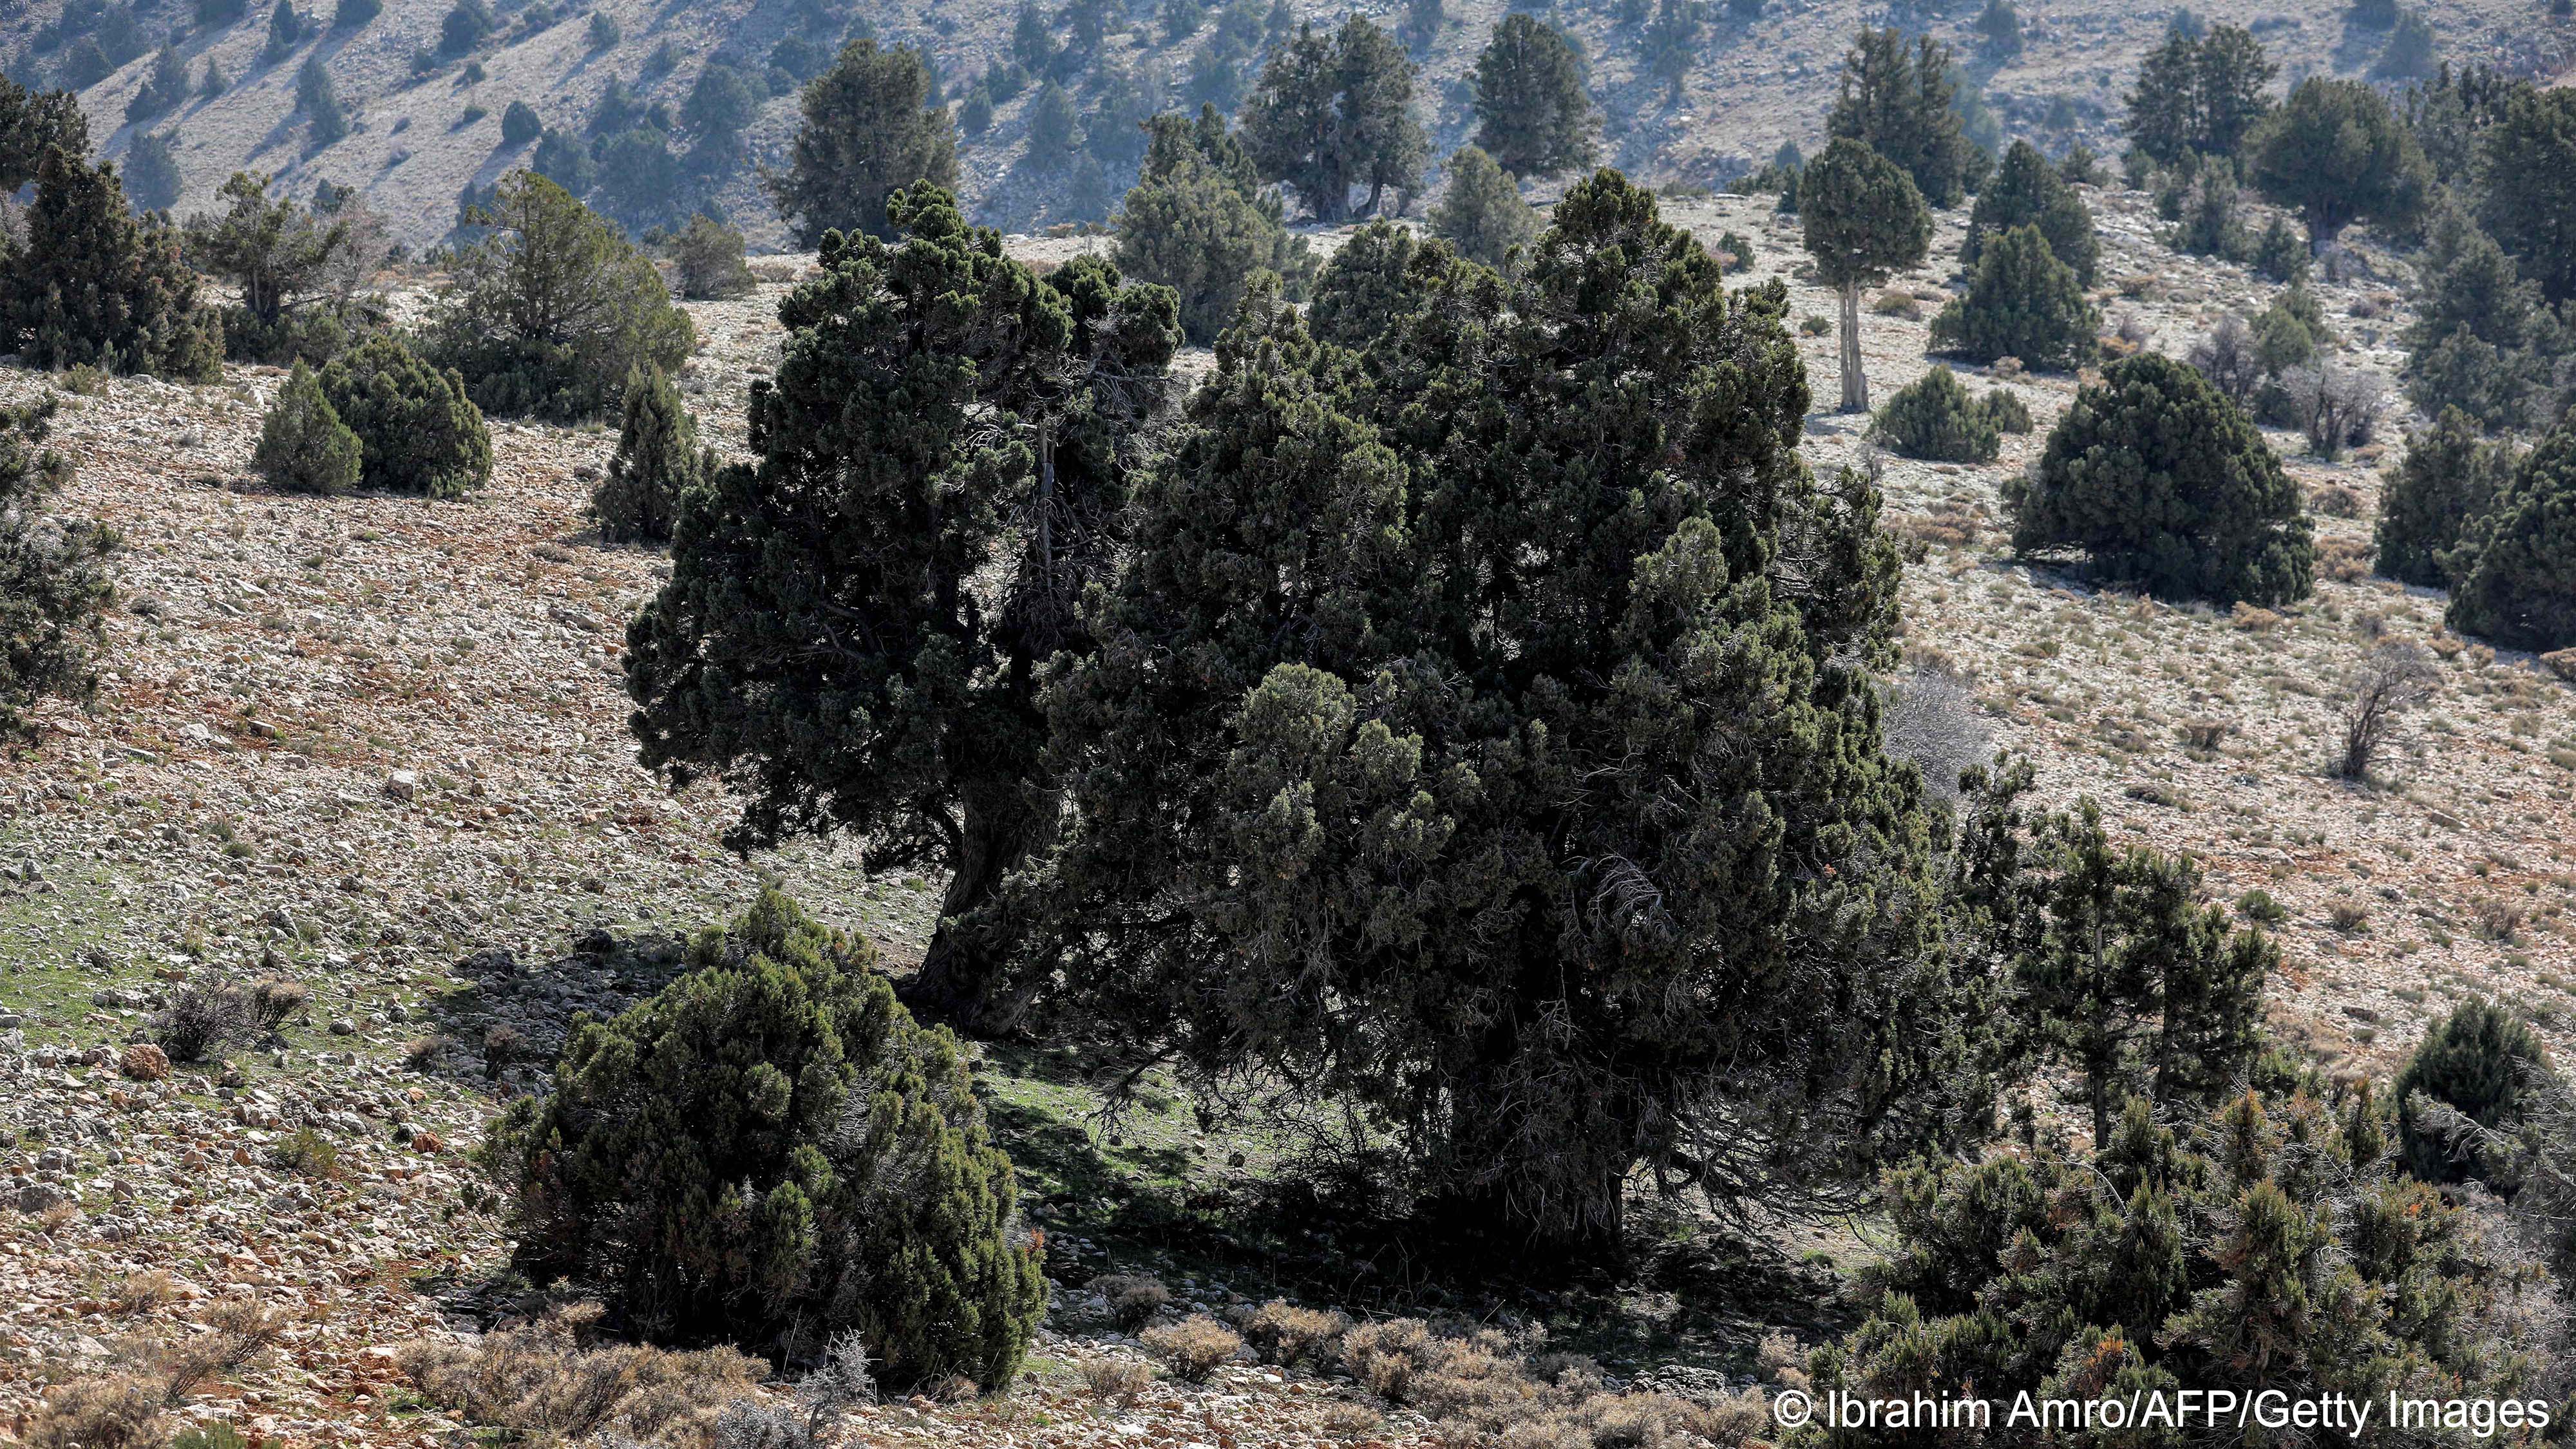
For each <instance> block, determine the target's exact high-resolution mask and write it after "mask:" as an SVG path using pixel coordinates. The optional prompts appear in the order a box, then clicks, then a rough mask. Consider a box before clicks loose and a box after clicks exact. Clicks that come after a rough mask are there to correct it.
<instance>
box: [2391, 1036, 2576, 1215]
mask: <svg viewBox="0 0 2576 1449" xmlns="http://www.w3.org/2000/svg"><path fill="white" fill-rule="evenodd" d="M2548 1071H2549V1050H2548V1048H2547V1047H2545V1046H2543V1045H2542V1044H2541V1040H2540V1035H2539V1033H2537V1032H2535V1031H2533V1030H2532V1029H2531V1025H2530V1023H2528V1022H2526V1021H2524V1020H2523V1019H2522V1018H2521V1016H2519V1015H2517V1014H2516V1013H2515V1012H2514V1011H2513V1009H2512V1008H2510V1007H2508V1006H2504V1005H2502V1004H2500V1003H2497V1002H2492V1001H2488V1000H2486V999H2484V998H2482V997H2472V998H2471V999H2469V1000H2467V1001H2463V1002H2461V1003H2460V1004H2459V1005H2458V1006H2456V1007H2454V1008H2452V1011H2451V1014H2450V1015H2449V1016H2447V1017H2444V1018H2443V1019H2442V1020H2441V1021H2440V1022H2437V1023H2435V1024H2434V1025H2433V1026H2432V1027H2431V1028H2429V1029H2428V1030H2426V1032H2425V1033H2424V1040H2423V1042H2422V1043H2421V1044H2419V1045H2418V1046H2417V1047H2416V1048H2415V1054H2414V1055H2413V1056H2412V1057H2409V1058H2408V1059H2407V1062H2406V1067H2405V1070H2403V1071H2401V1072H2399V1073H2398V1074H2397V1080H2396V1081H2394V1082H2392V1083H2390V1084H2389V1095H2390V1096H2391V1097H2393V1098H2394V1099H2395V1101H2396V1104H2397V1133H2398V1145H2399V1148H2400V1150H2401V1151H2402V1152H2403V1153H2404V1154H2405V1162H2406V1169H2407V1171H2409V1172H2412V1173H2413V1174H2415V1176H2417V1177H2419V1178H2421V1179H2423V1180H2424V1181H2426V1182H2458V1181H2460V1180H2461V1179H2462V1178H2465V1177H2469V1176H2472V1175H2483V1173H2484V1172H2485V1171H2486V1170H2487V1168H2488V1167H2489V1166H2490V1165H2491V1164H2490V1163H2488V1162H2484V1161H2481V1160H2480V1159H2479V1158H2478V1157H2477V1156H2476V1155H2474V1154H2472V1155H2470V1156H2469V1157H2468V1158H2467V1159H2466V1160H2462V1159H2459V1158H2455V1157H2454V1156H2453V1155H2452V1153H2451V1151H2450V1143H2449V1142H2448V1141H2447V1140H2445V1138H2444V1137H2443V1136H2442V1135H2441V1134H2439V1133H2436V1132H2434V1131H2431V1130H2429V1129H2428V1126H2427V1124H2426V1123H2425V1122H2424V1121H2423V1113H2422V1110H2421V1108H2420V1106H2419V1104H2418V1100H2417V1094H2419V1093H2420V1094H2422V1095H2423V1096H2424V1097H2429V1098H2431V1099H2432V1100H2433V1101H2436V1102H2439V1103H2441V1104H2442V1105H2443V1106H2446V1107H2449V1108H2451V1109H2452V1110H2453V1111H2455V1112H2458V1113H2460V1114H2461V1115H2463V1116H2465V1117H2467V1118H2469V1119H2470V1120H2471V1121H2473V1122H2475V1123H2477V1124H2478V1125H2479V1126H2481V1127H2489V1128H2493V1127H2498V1126H2502V1125H2506V1124H2508V1123H2509V1122H2510V1120H2511V1119H2512V1117H2513V1115H2514V1111H2515V1108H2516V1107H2517V1106H2518V1104H2519V1103H2520V1102H2521V1100H2522V1098H2523V1095H2524V1093H2525V1091H2526V1090H2528V1089H2529V1088H2530V1087H2531V1086H2532V1085H2533V1084H2534V1078H2535V1077H2540V1078H2545V1076H2546V1074H2547V1073H2548Z"/></svg>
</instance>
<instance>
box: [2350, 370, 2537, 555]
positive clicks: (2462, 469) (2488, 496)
mask: <svg viewBox="0 0 2576 1449" xmlns="http://www.w3.org/2000/svg"><path fill="white" fill-rule="evenodd" d="M2511 469H2512V455H2511V452H2510V451H2509V450H2508V449H2507V448H2506V447H2505V446H2503V445H2502V444H2497V443H2489V442H2487V441H2486V440H2484V439H2483V438H2481V437H2479V436H2478V426H2477V424H2476V422H2474V421H2473V420H2471V419H2470V417H2469V416H2468V415H2467V414H2466V413H2463V412H2461V411H2460V410H2459V409H2457V408H2445V409H2444V410H2443V412H2442V416H2441V417H2440V418H2439V419H2438V420H2436V421H2435V422H2434V424H2433V426H2431V427H2429V428H2427V429H2425V430H2424V431H2422V432H2420V433H2415V434H2412V435H2410V436H2409V437H2408V438H2407V439H2406V456H2405V457H2404V458H2403V459H2402V460H2400V461H2399V462H2398V463H2397V465H2396V466H2395V467H2393V468H2391V469H2389V471H2388V481H2387V484H2386V486H2385V487H2384V488H2383V489H2382V491H2381V493H2380V498H2379V528H2378V533H2377V540H2376V541H2377V545H2378V554H2379V559H2378V567H2379V572H2381V573H2382V574H2385V575H2386V576H2388V577H2389V578H2392V579H2397V580H2399V581H2401V582H2404V583H2409V584H2416V585H2420V586H2422V587H2424V588H2431V589H2446V588H2449V587H2450V586H2451V582H2452V580H2451V572H2450V569H2449V568H2448V567H2447V566H2446V565H2445V563H2444V560H2446V559H2447V558H2449V557H2450V554H2451V551H2452V550H2454V549H2456V548H2458V547H2459V546H2460V539H2461V537H2462V536H2463V535H2464V534H2466V533H2467V532H2468V529H2469V527H2470V525H2471V524H2472V523H2474V522H2476V521H2477V519H2478V518H2479V517H2481V516H2482V515H2483V514H2485V512H2486V511H2487V509H2488V508H2489V507H2490V506H2492V505H2493V503H2494V501H2495V497H2496V495H2497V494H2498V493H2499V492H2500V491H2502V489H2503V487H2504V483H2505V479H2506V477H2507V476H2508V475H2509V474H2510V472H2511Z"/></svg>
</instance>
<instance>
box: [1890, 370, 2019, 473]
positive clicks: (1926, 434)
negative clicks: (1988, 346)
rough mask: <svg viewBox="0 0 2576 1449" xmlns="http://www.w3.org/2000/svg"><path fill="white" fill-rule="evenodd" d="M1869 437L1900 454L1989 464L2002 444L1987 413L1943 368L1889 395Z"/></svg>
mask: <svg viewBox="0 0 2576 1449" xmlns="http://www.w3.org/2000/svg"><path fill="white" fill-rule="evenodd" d="M1870 436H1871V437H1872V438H1874V439H1876V440H1877V441H1878V442H1879V443H1881V444H1883V445H1885V446H1886V447H1888V448H1890V449H1892V450H1894V451H1895V452H1897V453H1899V454H1902V455H1903V456H1905V457H1908V458H1922V459H1928V460H1930V461H1933V462H1941V463H1991V462H1993V461H1994V460H1995V454H1996V453H1997V452H1998V451H1999V450H2000V448H2001V446H2002V438H2001V436H2000V430H1999V429H1998V428H1997V427H1996V426H1995V419H1994V416H1993V414H1992V413H1991V412H1990V411H1989V410H1988V409H1987V408H1986V407H1985V406H1984V405H1983V404H1981V403H1979V402H1978V401H1977V400H1976V399H1974V398H1972V397H1970V396H1969V395H1968V389H1967V387H1966V385H1964V384H1963V383H1961V382H1960V381H1959V375H1958V374H1957V373H1954V372H1952V371H1951V370H1950V369H1948V368H1946V367H1935V368H1933V369H1932V370H1931V371H1930V372H1927V373H1925V374H1923V376H1922V377H1921V378H1920V379H1918V380H1917V381H1915V382H1913V383H1911V384H1909V385H1908V386H1906V387H1904V388H1901V389H1899V390H1898V392H1897V394H1896V395H1895V396H1894V397H1891V398H1889V399H1888V400H1887V402H1886V404H1885V405H1884V406H1882V407H1881V408H1880V409H1879V410H1878V416H1877V417H1876V418H1875V419H1873V420H1872V421H1871V423H1870Z"/></svg>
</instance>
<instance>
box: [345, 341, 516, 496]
mask: <svg viewBox="0 0 2576 1449" xmlns="http://www.w3.org/2000/svg"><path fill="white" fill-rule="evenodd" d="M322 392H323V394H324V395H325V396H326V397H328V398H330V400H331V406H332V407H333V408H334V409H335V410H337V411H338V413H339V415H340V420H341V421H342V422H344V423H347V424H348V425H349V428H350V430H351V431H353V432H355V433H356V434H357V435H358V441H359V442H360V443H362V444H364V445H365V448H366V452H365V454H364V459H365V471H364V473H363V474H362V476H361V478H360V482H361V483H363V484H364V485H365V486H366V487H369V488H377V489H383V490H385V491H386V492H391V493H418V494H423V495H425V496H427V497H431V498H454V497H456V496H458V495H460V494H463V493H466V492H469V491H471V490H473V489H476V488H480V487H482V486H483V485H484V484H485V483H488V482H490V481H491V479H492V435H491V432H490V430H489V429H487V428H485V427H484V426H483V414H482V413H480V412H479V411H477V410H476V409H475V406H474V404H473V402H472V401H470V400H469V399H468V398H467V397H466V393H465V380H464V379H463V378H461V377H459V376H457V374H456V372H455V370H454V369H452V368H451V369H448V370H446V371H441V370H439V369H438V368H436V367H433V366H431V365H430V363H429V362H428V361H427V360H426V359H424V358H423V357H421V356H420V354H418V353H416V352H414V351H412V350H411V349H410V348H408V347H405V346H404V345H403V344H402V343H401V342H400V341H397V340H396V339H394V338H392V337H387V336H382V335H378V336H375V337H370V338H368V339H367V340H366V341H365V342H363V343H360V344H359V345H358V346H357V347H355V348H352V349H351V350H349V351H348V352H345V353H343V354H341V355H340V356H339V357H336V358H334V359H332V361H331V365H330V366H329V367H326V368H324V369H322Z"/></svg>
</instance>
